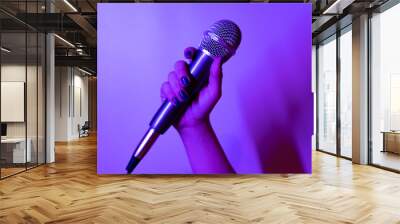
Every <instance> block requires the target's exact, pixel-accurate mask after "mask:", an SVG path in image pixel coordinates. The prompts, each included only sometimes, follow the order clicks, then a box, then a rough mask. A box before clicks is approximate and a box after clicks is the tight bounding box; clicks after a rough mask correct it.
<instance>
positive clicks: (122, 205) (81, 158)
mask: <svg viewBox="0 0 400 224" xmlns="http://www.w3.org/2000/svg"><path fill="white" fill-rule="evenodd" d="M56 158H57V162H56V163H55V164H50V165H46V166H41V167H39V168H36V169H33V170H30V171H28V172H26V173H22V174H19V175H17V176H14V177H10V178H8V179H5V180H2V181H0V223H43V222H48V223H374V224H375V223H400V175H399V174H395V173H391V172H387V171H384V170H380V169H377V168H373V167H369V166H359V165H352V164H351V162H350V161H347V160H343V159H337V158H335V157H333V156H330V155H326V154H323V153H319V152H315V153H314V154H313V167H314V168H313V174H312V175H241V176H124V175H119V176H118V175H116V176H98V175H97V174H96V139H95V138H94V137H89V138H85V139H83V140H80V141H76V142H70V143H68V144H57V147H56Z"/></svg>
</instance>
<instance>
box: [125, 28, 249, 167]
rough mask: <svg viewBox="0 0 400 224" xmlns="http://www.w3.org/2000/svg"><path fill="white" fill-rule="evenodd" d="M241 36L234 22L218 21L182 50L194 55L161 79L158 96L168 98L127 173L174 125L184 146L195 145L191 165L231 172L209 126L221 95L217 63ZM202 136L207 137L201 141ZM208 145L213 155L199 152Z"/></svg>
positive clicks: (151, 122)
mask: <svg viewBox="0 0 400 224" xmlns="http://www.w3.org/2000/svg"><path fill="white" fill-rule="evenodd" d="M240 41H241V31H240V29H239V27H238V26H237V25H236V24H235V23H234V22H232V21H229V20H220V21H217V22H216V23H214V24H213V25H212V26H211V27H210V29H209V30H207V31H205V32H204V35H203V39H202V41H201V43H200V46H199V48H198V49H194V48H190V49H187V52H188V53H186V54H187V55H189V54H190V58H192V60H191V61H190V64H189V65H187V64H186V63H184V62H183V61H179V62H177V63H176V65H175V71H174V72H171V73H170V74H169V79H168V80H169V81H168V82H166V83H164V84H163V86H162V90H161V93H162V94H161V96H162V97H164V98H166V99H165V100H164V101H163V103H162V105H161V106H160V108H159V109H158V110H157V112H156V113H155V115H154V116H153V118H152V120H151V121H150V124H149V126H150V128H149V129H148V131H147V132H146V134H145V135H144V137H143V138H142V140H141V141H140V142H139V144H138V146H137V147H136V149H135V151H134V153H133V155H132V157H131V159H130V160H129V163H128V165H127V167H126V170H127V172H128V173H132V171H133V170H134V168H135V167H136V166H137V165H138V164H139V162H140V161H141V160H142V159H143V157H144V156H145V155H146V154H147V152H148V151H149V150H150V148H151V146H152V145H153V144H154V142H155V141H156V140H157V138H158V137H159V135H161V134H164V133H165V132H166V131H167V130H168V128H169V127H170V126H171V125H173V124H174V125H175V127H176V128H177V130H178V132H179V133H180V135H181V137H182V136H190V138H187V137H186V138H185V137H182V140H183V142H184V144H185V147H186V148H191V149H193V148H197V149H198V150H195V151H193V150H190V151H191V152H190V153H188V156H189V160H190V161H191V164H192V168H193V170H195V171H196V170H198V171H199V172H204V173H209V172H214V171H215V172H232V171H233V169H232V168H231V167H230V165H229V162H227V159H226V157H225V154H224V153H223V151H222V148H221V146H220V144H219V142H218V139H217V138H216V136H215V133H214V131H213V130H212V128H211V124H210V123H209V120H208V115H209V113H210V112H211V110H212V109H213V107H214V106H215V104H216V103H217V101H218V99H219V98H220V96H221V80H222V72H221V65H222V63H224V62H226V61H227V60H228V59H229V58H230V57H231V56H233V55H234V54H235V52H236V49H237V48H238V46H239V44H240ZM203 88H205V89H204V91H203V90H202V89H203ZM191 127H196V128H195V129H193V128H191ZM202 135H204V136H202ZM204 138H207V139H209V141H203V140H204ZM185 139H186V141H185ZM188 139H191V140H190V141H188ZM198 146H202V147H201V148H199V147H198ZM209 147H210V148H215V149H217V150H214V151H215V152H211V154H209V153H208V152H207V151H205V152H206V153H201V154H199V152H202V151H204V149H206V148H209ZM204 154H206V155H207V154H209V155H208V156H210V158H208V156H206V157H204V158H203V156H204ZM194 157H196V159H195V158H194ZM198 157H199V158H198ZM214 157H215V158H214ZM198 161H201V162H198ZM203 163H205V165H206V166H203V165H202V164H203ZM226 163H228V164H226ZM221 164H222V165H221ZM204 167H205V169H204ZM208 168H210V170H208Z"/></svg>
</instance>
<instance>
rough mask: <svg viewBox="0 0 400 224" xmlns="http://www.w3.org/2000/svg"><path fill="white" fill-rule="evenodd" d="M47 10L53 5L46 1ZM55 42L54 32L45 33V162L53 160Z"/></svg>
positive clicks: (49, 10) (51, 9) (51, 10)
mask: <svg viewBox="0 0 400 224" xmlns="http://www.w3.org/2000/svg"><path fill="white" fill-rule="evenodd" d="M46 7H47V12H53V11H54V5H53V4H52V3H51V1H47V4H46ZM54 52H55V43H54V34H52V33H49V34H47V35H46V63H47V64H46V163H53V162H55V149H54V133H55V120H54V115H55V96H54V95H55V76H54V67H55V53H54Z"/></svg>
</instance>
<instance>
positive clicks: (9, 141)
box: [1, 138, 32, 163]
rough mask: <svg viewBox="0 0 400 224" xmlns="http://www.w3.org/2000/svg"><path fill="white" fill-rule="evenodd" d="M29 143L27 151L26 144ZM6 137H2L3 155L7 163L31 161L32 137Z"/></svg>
mask: <svg viewBox="0 0 400 224" xmlns="http://www.w3.org/2000/svg"><path fill="white" fill-rule="evenodd" d="M26 143H27V147H26V151H25V144H26ZM26 143H25V138H6V139H1V157H2V159H5V160H6V163H26V162H31V158H32V154H31V145H32V141H31V139H30V138H28V139H26Z"/></svg>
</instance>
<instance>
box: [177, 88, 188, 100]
mask: <svg viewBox="0 0 400 224" xmlns="http://www.w3.org/2000/svg"><path fill="white" fill-rule="evenodd" d="M179 95H180V96H181V97H182V99H183V101H186V100H188V99H189V96H188V95H187V94H186V93H185V92H184V91H183V90H181V91H179Z"/></svg>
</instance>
